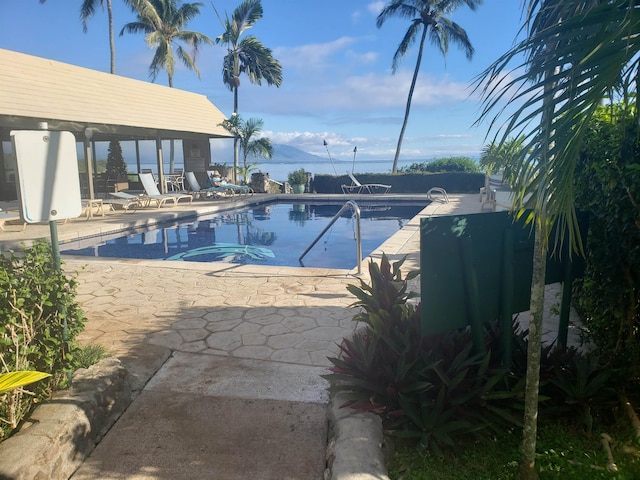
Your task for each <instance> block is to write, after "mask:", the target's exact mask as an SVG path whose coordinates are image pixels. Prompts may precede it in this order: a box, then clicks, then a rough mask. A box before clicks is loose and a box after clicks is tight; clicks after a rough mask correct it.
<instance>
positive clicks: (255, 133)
mask: <svg viewBox="0 0 640 480" xmlns="http://www.w3.org/2000/svg"><path fill="white" fill-rule="evenodd" d="M220 125H221V126H222V127H223V128H224V129H225V130H226V131H228V132H229V133H231V134H233V135H234V137H237V138H238V142H239V145H240V149H241V150H242V164H243V166H242V167H237V168H236V172H239V173H241V175H243V176H244V182H245V183H247V182H248V180H249V171H250V166H249V165H248V164H247V158H248V157H253V158H260V157H262V158H266V159H270V158H271V157H272V156H273V146H272V145H271V140H270V139H269V138H267V137H262V136H260V133H261V132H262V126H263V122H262V120H260V119H257V118H250V119H249V120H247V121H244V120H242V118H241V117H240V115H235V114H234V115H231V118H229V119H225V120H224V121H223V122H222V123H221V124H220ZM256 137H258V138H256Z"/></svg>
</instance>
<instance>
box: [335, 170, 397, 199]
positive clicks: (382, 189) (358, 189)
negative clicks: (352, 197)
mask: <svg viewBox="0 0 640 480" xmlns="http://www.w3.org/2000/svg"><path fill="white" fill-rule="evenodd" d="M347 175H349V178H351V182H352V183H351V185H342V193H370V194H373V193H378V192H379V193H387V192H388V191H389V190H391V185H385V184H382V183H365V184H362V183H360V182H359V181H358V179H357V178H356V177H354V176H353V173H351V172H347Z"/></svg>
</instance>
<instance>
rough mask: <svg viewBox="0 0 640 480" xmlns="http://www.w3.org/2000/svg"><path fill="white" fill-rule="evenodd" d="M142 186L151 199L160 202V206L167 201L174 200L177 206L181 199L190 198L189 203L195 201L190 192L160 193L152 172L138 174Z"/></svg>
mask: <svg viewBox="0 0 640 480" xmlns="http://www.w3.org/2000/svg"><path fill="white" fill-rule="evenodd" d="M138 177H139V178H140V182H142V187H143V188H144V191H145V192H146V194H147V197H148V198H150V199H151V200H154V201H156V202H158V208H160V207H161V206H163V205H165V204H166V203H167V202H173V205H174V206H176V205H177V204H178V202H179V201H180V200H183V199H185V200H189V203H191V202H192V201H193V195H189V194H188V193H164V194H163V193H160V190H158V186H157V185H156V182H155V181H154V180H153V176H152V175H151V174H150V173H141V174H139V175H138Z"/></svg>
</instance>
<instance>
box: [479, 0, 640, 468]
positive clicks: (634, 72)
mask: <svg viewBox="0 0 640 480" xmlns="http://www.w3.org/2000/svg"><path fill="white" fill-rule="evenodd" d="M523 8H525V9H526V10H525V11H526V12H527V15H526V17H525V27H526V28H527V33H528V34H527V37H526V38H525V39H524V40H522V41H521V42H519V43H518V44H516V45H515V46H514V47H513V48H512V49H511V50H509V51H508V52H506V53H505V54H504V55H503V56H501V57H500V58H499V59H498V60H496V62H494V63H493V64H492V65H491V66H490V67H489V68H487V69H486V70H485V71H484V72H483V73H482V74H481V75H480V76H479V77H478V79H477V86H478V88H480V89H481V90H482V93H483V97H484V100H483V104H484V109H483V112H482V114H481V116H480V119H479V121H480V120H484V119H487V118H490V120H491V125H492V126H494V125H498V117H500V113H501V107H499V105H500V104H501V103H502V102H503V101H507V102H510V103H511V104H516V105H520V106H519V107H518V108H517V109H516V111H515V112H514V113H512V114H511V115H510V116H509V118H508V119H507V122H506V124H504V125H505V127H504V128H502V129H498V132H497V133H496V134H495V140H496V141H497V142H498V144H500V145H503V144H504V143H505V142H506V141H507V138H508V137H509V136H514V135H515V136H517V137H520V136H523V137H524V141H523V147H524V148H523V149H522V150H521V152H520V153H519V154H517V155H515V156H514V157H513V159H512V163H511V165H510V168H511V170H512V172H513V175H512V188H513V189H514V193H515V201H514V209H515V210H516V211H518V212H519V213H520V212H523V211H524V209H525V208H530V209H531V210H532V212H533V214H532V215H531V216H530V217H529V218H530V219H531V221H534V222H535V227H536V241H535V246H534V275H533V278H532V287H531V320H530V325H529V332H530V333H529V337H530V338H529V348H528V354H527V357H528V358H527V387H526V399H525V404H526V406H525V415H524V425H523V438H522V451H523V456H522V460H521V470H520V471H521V478H524V479H533V478H537V474H536V470H535V446H536V431H537V426H536V425H537V403H538V388H537V387H538V384H539V372H540V335H541V330H542V305H543V303H544V267H545V259H546V253H547V251H548V248H549V226H550V225H551V224H552V223H554V222H556V221H557V222H558V225H559V227H560V231H563V232H567V233H568V236H569V242H570V244H571V247H572V251H573V252H574V253H575V252H576V251H581V249H582V248H581V241H580V238H579V229H578V225H577V219H576V214H575V209H574V190H573V181H574V171H575V168H576V164H577V161H578V158H579V151H580V147H581V145H582V142H583V138H584V135H585V133H586V131H587V127H588V125H589V122H590V120H591V118H592V116H593V114H594V113H595V111H596V109H597V108H598V106H599V105H600V104H601V102H602V101H603V100H604V99H605V98H608V97H609V96H610V93H611V92H612V91H614V90H615V88H616V87H617V86H618V85H620V84H623V85H631V84H635V85H636V90H637V81H638V74H639V73H640V69H639V66H640V57H639V55H638V54H639V53H640V35H638V33H640V12H638V11H637V10H638V9H637V8H636V6H635V2H633V1H630V0H612V1H603V0H576V1H571V2H567V1H566V0H529V2H528V4H527V5H523ZM523 57H524V59H525V60H524V61H522V60H520V59H521V58H523ZM514 62H516V63H515V66H514ZM523 67H524V68H523ZM509 74H512V75H509ZM495 109H498V113H497V114H495V115H493V114H492V112H493V111H494V110H495ZM538 122H539V123H538ZM559 238H560V240H558V239H556V245H555V246H557V244H558V242H559V241H562V238H563V236H560V237H559Z"/></svg>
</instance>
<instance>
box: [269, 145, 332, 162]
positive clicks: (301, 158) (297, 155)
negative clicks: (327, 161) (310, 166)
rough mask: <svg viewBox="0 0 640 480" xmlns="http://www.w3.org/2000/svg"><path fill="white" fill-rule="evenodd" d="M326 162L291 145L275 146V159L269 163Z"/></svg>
mask: <svg viewBox="0 0 640 480" xmlns="http://www.w3.org/2000/svg"><path fill="white" fill-rule="evenodd" d="M319 160H324V158H322V157H319V156H318V155H313V154H311V153H307V152H305V151H304V150H300V149H299V148H296V147H292V146H290V145H280V144H277V143H274V144H273V158H272V159H271V160H269V162H273V163H311V162H317V161H319Z"/></svg>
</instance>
